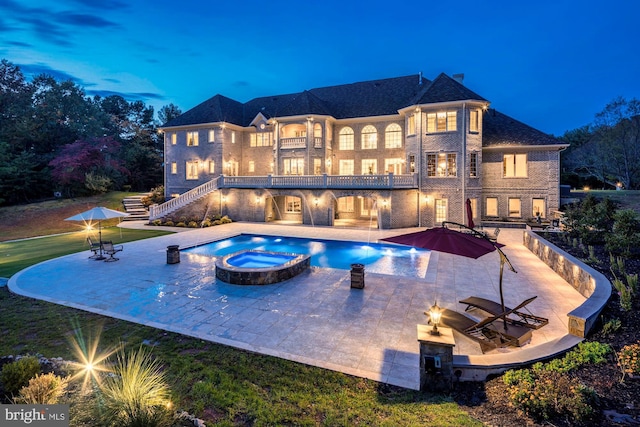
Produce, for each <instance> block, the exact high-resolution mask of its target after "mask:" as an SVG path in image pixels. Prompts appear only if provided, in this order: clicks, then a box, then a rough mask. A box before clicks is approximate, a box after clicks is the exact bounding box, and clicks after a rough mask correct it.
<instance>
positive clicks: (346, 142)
mask: <svg viewBox="0 0 640 427" xmlns="http://www.w3.org/2000/svg"><path fill="white" fill-rule="evenodd" d="M353 146H354V137H353V129H351V128H350V127H344V128H342V129H340V134H339V135H338V148H340V149H341V150H353Z"/></svg>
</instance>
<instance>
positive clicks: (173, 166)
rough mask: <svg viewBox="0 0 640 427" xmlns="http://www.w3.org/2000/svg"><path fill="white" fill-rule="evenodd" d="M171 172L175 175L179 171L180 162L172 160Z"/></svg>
mask: <svg viewBox="0 0 640 427" xmlns="http://www.w3.org/2000/svg"><path fill="white" fill-rule="evenodd" d="M171 173H172V174H173V175H175V174H177V173H178V164H177V163H176V162H171Z"/></svg>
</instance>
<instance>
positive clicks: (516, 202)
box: [509, 199, 522, 217]
mask: <svg viewBox="0 0 640 427" xmlns="http://www.w3.org/2000/svg"><path fill="white" fill-rule="evenodd" d="M509 216H511V217H520V216H522V215H521V213H520V199H509Z"/></svg>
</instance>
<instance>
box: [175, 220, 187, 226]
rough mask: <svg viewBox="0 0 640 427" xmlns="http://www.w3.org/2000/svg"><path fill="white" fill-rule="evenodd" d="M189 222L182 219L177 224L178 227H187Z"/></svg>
mask: <svg viewBox="0 0 640 427" xmlns="http://www.w3.org/2000/svg"><path fill="white" fill-rule="evenodd" d="M186 226H187V224H185V223H184V222H182V221H180V222H179V223H177V224H176V227H186Z"/></svg>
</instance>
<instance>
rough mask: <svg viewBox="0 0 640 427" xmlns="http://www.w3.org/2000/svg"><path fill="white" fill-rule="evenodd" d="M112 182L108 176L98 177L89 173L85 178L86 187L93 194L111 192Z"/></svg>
mask: <svg viewBox="0 0 640 427" xmlns="http://www.w3.org/2000/svg"><path fill="white" fill-rule="evenodd" d="M111 184H112V181H111V179H110V178H109V177H108V176H104V175H97V174H94V173H93V172H89V173H87V174H85V176H84V186H85V187H86V188H87V189H88V190H89V191H90V192H91V194H104V193H106V192H107V191H109V188H110V187H111Z"/></svg>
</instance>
